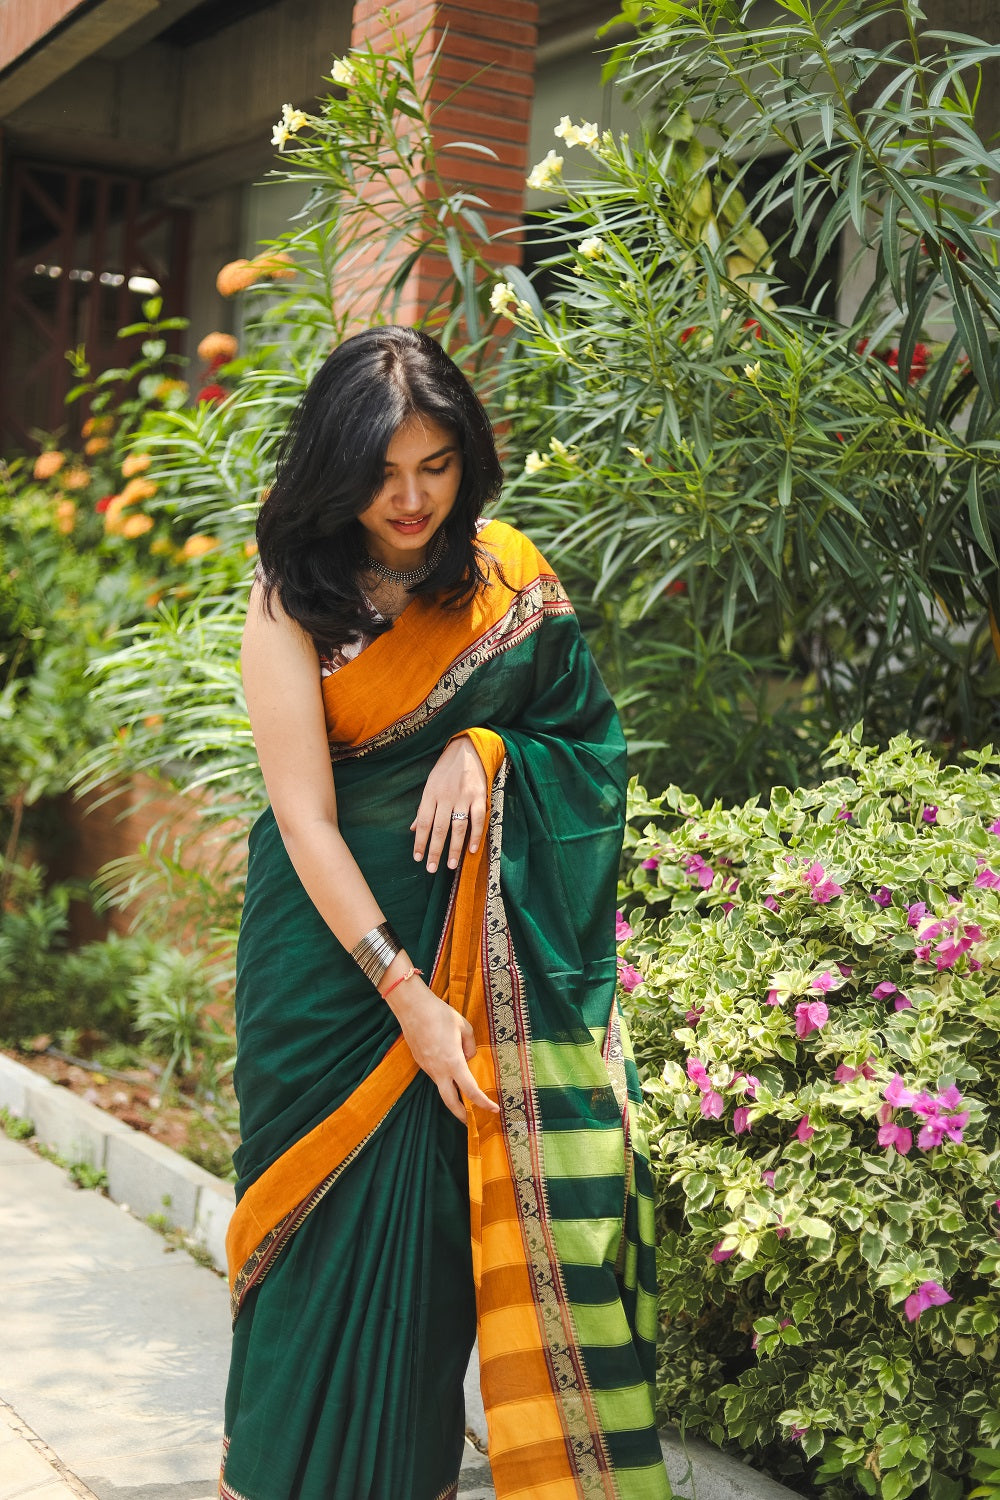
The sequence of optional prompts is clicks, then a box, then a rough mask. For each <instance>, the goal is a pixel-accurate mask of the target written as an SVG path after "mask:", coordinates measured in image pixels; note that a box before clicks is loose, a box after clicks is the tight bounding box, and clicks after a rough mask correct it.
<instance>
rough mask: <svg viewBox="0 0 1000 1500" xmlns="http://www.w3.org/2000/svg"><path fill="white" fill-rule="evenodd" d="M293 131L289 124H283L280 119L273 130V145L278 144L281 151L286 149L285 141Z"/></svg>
mask: <svg viewBox="0 0 1000 1500" xmlns="http://www.w3.org/2000/svg"><path fill="white" fill-rule="evenodd" d="M291 133H292V132H291V131H290V130H289V128H288V126H287V125H283V124H282V123H281V121H280V120H279V121H278V123H277V125H275V127H274V129H273V130H272V131H271V145H272V146H277V148H278V150H279V151H284V149H285V143H286V141H287V140H288V138H289V136H290V135H291Z"/></svg>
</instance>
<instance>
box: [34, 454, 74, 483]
mask: <svg viewBox="0 0 1000 1500" xmlns="http://www.w3.org/2000/svg"><path fill="white" fill-rule="evenodd" d="M65 462H66V455H65V453H60V452H59V449H58V448H50V449H49V451H48V452H47V453H39V455H38V457H37V458H36V459H35V467H34V468H33V469H32V471H31V472H32V474H33V475H34V476H35V478H36V479H51V478H52V476H53V474H58V472H59V470H60V469H61V468H62V466H63V464H64V463H65Z"/></svg>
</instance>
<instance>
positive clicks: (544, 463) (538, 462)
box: [524, 450, 549, 474]
mask: <svg viewBox="0 0 1000 1500" xmlns="http://www.w3.org/2000/svg"><path fill="white" fill-rule="evenodd" d="M548 466H549V461H548V459H547V458H543V457H542V455H541V454H540V453H538V452H535V451H534V450H533V451H532V452H531V453H529V454H528V456H527V458H526V459H525V460H524V472H525V473H526V474H537V473H538V472H539V470H540V469H547V468H548Z"/></svg>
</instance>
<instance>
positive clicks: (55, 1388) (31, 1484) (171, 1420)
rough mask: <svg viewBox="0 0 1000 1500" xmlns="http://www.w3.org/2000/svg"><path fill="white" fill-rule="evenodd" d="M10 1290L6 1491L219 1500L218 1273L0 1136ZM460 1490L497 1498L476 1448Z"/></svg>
mask: <svg viewBox="0 0 1000 1500" xmlns="http://www.w3.org/2000/svg"><path fill="white" fill-rule="evenodd" d="M0 1288H2V1291H0V1500H15V1497H16V1500H22V1497H23V1500H29V1497H30V1500H81V1497H83V1500H91V1497H96V1500H213V1497H214V1496H215V1494H216V1482H217V1475H218V1467H219V1451H220V1440H221V1432H222V1401H223V1393H224V1389H225V1380H226V1368H227V1362H228V1357H229V1334H230V1330H229V1305H228V1293H227V1289H226V1284H225V1282H224V1281H223V1280H222V1278H221V1277H220V1276H218V1275H217V1274H216V1272H214V1271H211V1270H207V1269H206V1268H205V1267H203V1266H200V1265H197V1264H196V1263H195V1262H194V1261H193V1260H192V1259H191V1257H190V1256H189V1255H187V1254H186V1253H185V1252H184V1251H182V1250H177V1251H175V1250H171V1249H170V1247H169V1246H168V1245H167V1243H166V1241H165V1240H164V1239H163V1238H162V1236H161V1235H159V1234H157V1233H156V1232H155V1231H154V1230H152V1229H150V1228H149V1227H148V1226H147V1225H146V1224H143V1223H140V1222H139V1221H138V1220H137V1219H135V1218H133V1217H132V1216H131V1215H130V1214H129V1213H127V1212H125V1211H124V1210H123V1209H122V1208H120V1207H119V1206H118V1205H117V1204H115V1203H113V1202H112V1201H111V1200H110V1199H108V1198H105V1197H103V1196H101V1195H100V1194H98V1193H93V1192H86V1191H81V1190H80V1189H78V1188H76V1187H74V1186H73V1184H72V1182H71V1181H70V1179H69V1177H68V1175H67V1174H66V1172H64V1171H63V1170H62V1169H61V1168H60V1167H56V1166H53V1165H52V1164H51V1163H50V1162H47V1161H44V1160H42V1159H41V1158H40V1157H39V1156H38V1155H37V1154H36V1153H35V1152H34V1151H32V1150H31V1148H30V1147H29V1146H27V1145H25V1144H23V1143H21V1142H15V1141H11V1140H9V1139H8V1138H7V1137H6V1136H4V1135H3V1134H2V1133H0ZM476 1394H478V1393H476ZM474 1419H475V1418H474V1413H473V1412H472V1410H471V1408H470V1420H474ZM460 1493H461V1494H462V1496H463V1500H486V1497H489V1496H492V1494H493V1490H492V1486H491V1485H490V1484H489V1473H488V1468H487V1467H486V1464H485V1460H484V1459H483V1458H482V1457H481V1456H480V1455H479V1453H477V1452H476V1450H475V1449H474V1448H473V1447H472V1446H471V1444H470V1445H469V1447H468V1451H467V1463H466V1466H465V1470H464V1483H463V1488H462V1490H461V1492H460Z"/></svg>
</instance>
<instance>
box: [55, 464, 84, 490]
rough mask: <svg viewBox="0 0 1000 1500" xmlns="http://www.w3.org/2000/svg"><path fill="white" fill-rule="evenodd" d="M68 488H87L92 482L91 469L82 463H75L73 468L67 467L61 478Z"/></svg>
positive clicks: (61, 481)
mask: <svg viewBox="0 0 1000 1500" xmlns="http://www.w3.org/2000/svg"><path fill="white" fill-rule="evenodd" d="M60 483H61V484H64V485H65V486H66V488H67V489H68V490H85V489H86V488H87V485H88V484H89V483H90V470H89V469H85V468H84V467H83V465H82V464H75V465H74V466H73V468H72V469H67V470H66V472H65V474H64V475H63V476H62V479H61V480H60Z"/></svg>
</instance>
